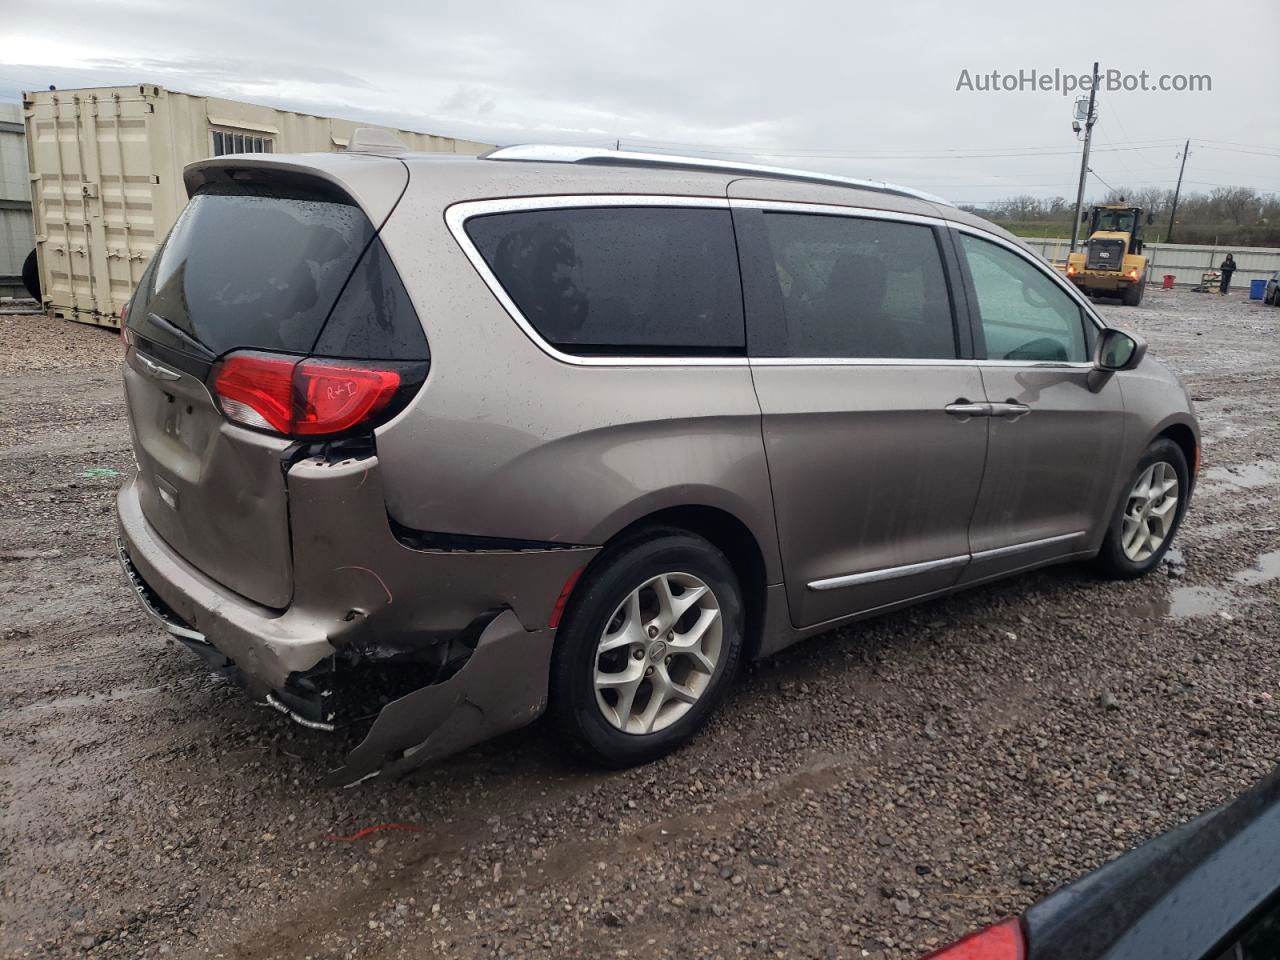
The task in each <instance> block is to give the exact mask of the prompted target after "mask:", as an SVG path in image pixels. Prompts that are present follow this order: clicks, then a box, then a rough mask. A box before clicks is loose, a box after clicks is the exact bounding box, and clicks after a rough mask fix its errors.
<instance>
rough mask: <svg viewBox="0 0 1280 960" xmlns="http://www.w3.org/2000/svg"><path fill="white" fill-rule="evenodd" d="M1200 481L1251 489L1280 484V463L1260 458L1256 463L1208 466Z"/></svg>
mask: <svg viewBox="0 0 1280 960" xmlns="http://www.w3.org/2000/svg"><path fill="white" fill-rule="evenodd" d="M1200 482H1202V483H1208V484H1219V485H1222V486H1228V487H1237V488H1240V489H1245V490H1251V489H1254V488H1256V487H1267V486H1271V485H1272V484H1280V463H1276V462H1275V461H1274V460H1259V461H1258V462H1256V463H1233V464H1225V465H1223V466H1216V467H1208V468H1206V469H1205V470H1204V471H1203V472H1202V473H1201V474H1200Z"/></svg>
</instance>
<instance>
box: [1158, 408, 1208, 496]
mask: <svg viewBox="0 0 1280 960" xmlns="http://www.w3.org/2000/svg"><path fill="white" fill-rule="evenodd" d="M1156 440H1172V441H1173V442H1174V443H1176V444H1177V445H1178V449H1180V450H1181V451H1182V455H1183V456H1184V457H1186V458H1187V470H1188V471H1189V472H1190V474H1191V481H1192V483H1194V482H1195V479H1196V474H1198V473H1199V472H1200V438H1199V437H1198V436H1196V432H1195V431H1194V430H1193V429H1192V428H1191V426H1190V425H1189V424H1186V423H1182V422H1181V421H1175V422H1174V423H1170V424H1168V425H1167V426H1165V427H1164V428H1163V429H1161V430H1160V432H1159V433H1157V434H1156V435H1155V436H1154V437H1152V443H1154V442H1155V441H1156Z"/></svg>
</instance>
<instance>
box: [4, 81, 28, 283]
mask: <svg viewBox="0 0 1280 960" xmlns="http://www.w3.org/2000/svg"><path fill="white" fill-rule="evenodd" d="M33 243H34V240H33V237H32V233H31V183H30V181H29V180H28V178H27V149H26V147H25V146H24V145H23V135H22V108H21V107H20V106H18V104H16V103H0V297H25V296H26V295H27V290H26V287H24V286H23V285H22V265H23V263H24V262H25V261H26V259H27V255H28V254H30V253H31V250H32V245H33Z"/></svg>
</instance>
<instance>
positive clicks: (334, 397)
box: [213, 351, 403, 438]
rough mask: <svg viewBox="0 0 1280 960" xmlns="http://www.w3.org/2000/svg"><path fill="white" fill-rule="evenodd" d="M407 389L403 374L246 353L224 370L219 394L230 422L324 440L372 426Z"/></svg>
mask: <svg viewBox="0 0 1280 960" xmlns="http://www.w3.org/2000/svg"><path fill="white" fill-rule="evenodd" d="M402 385H403V379H402V377H401V374H400V372H399V371H397V370H392V369H388V368H387V367H384V366H380V365H372V364H356V363H351V362H350V361H346V360H300V359H299V358H297V357H289V356H282V355H280V354H272V353H257V352H248V351H246V352H241V353H233V354H230V355H228V356H227V357H226V358H225V359H224V360H223V361H222V362H221V364H219V367H218V370H217V373H216V374H215V376H214V381H213V390H214V393H215V395H216V396H217V398H218V404H219V406H220V407H221V408H222V412H223V414H225V415H226V417H227V419H229V420H233V421H235V422H236V423H241V424H244V425H245V426H247V427H253V428H255V429H258V430H270V431H272V432H274V433H280V434H284V435H285V436H290V437H309V438H318V437H329V436H337V435H340V434H345V433H350V432H351V431H353V430H356V429H358V428H360V427H362V426H366V425H368V424H370V423H371V421H373V420H374V419H375V418H376V417H377V416H378V414H380V413H382V412H383V411H385V410H386V409H387V407H388V406H389V405H390V404H391V402H392V400H393V399H394V398H395V397H396V395H397V393H398V392H399V391H400V389H401V387H402Z"/></svg>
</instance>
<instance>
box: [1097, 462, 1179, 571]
mask: <svg viewBox="0 0 1280 960" xmlns="http://www.w3.org/2000/svg"><path fill="white" fill-rule="evenodd" d="M1190 490H1191V477H1190V471H1189V470H1188V469H1187V458H1186V456H1185V455H1183V453H1182V448H1181V447H1179V446H1178V445H1177V444H1176V443H1174V442H1173V441H1172V440H1168V439H1160V440H1157V441H1156V442H1155V443H1153V444H1152V445H1151V446H1150V447H1148V448H1147V450H1146V452H1145V453H1144V454H1143V455H1142V457H1141V458H1139V460H1138V465H1137V467H1136V468H1135V469H1134V471H1133V473H1132V475H1131V476H1130V478H1129V481H1128V483H1127V485H1126V486H1125V494H1124V496H1122V497H1121V499H1120V503H1119V504H1117V505H1116V509H1115V512H1114V513H1113V514H1112V517H1111V525H1110V526H1109V527H1108V528H1107V535H1106V537H1105V538H1104V539H1103V541H1102V550H1101V551H1100V552H1099V554H1098V568H1099V571H1100V572H1101V573H1102V574H1103V576H1107V577H1110V578H1112V579H1115V580H1132V579H1134V578H1135V577H1141V576H1143V575H1144V574H1146V573H1149V572H1151V571H1152V570H1154V569H1155V568H1156V566H1158V565H1159V563H1160V561H1161V560H1162V559H1163V558H1164V555H1165V552H1166V551H1167V550H1168V549H1169V545H1170V544H1171V543H1172V542H1173V537H1174V534H1176V533H1177V532H1178V527H1179V526H1180V525H1181V523H1182V516H1183V514H1184V513H1186V510H1187V495H1188V494H1189V493H1190Z"/></svg>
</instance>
